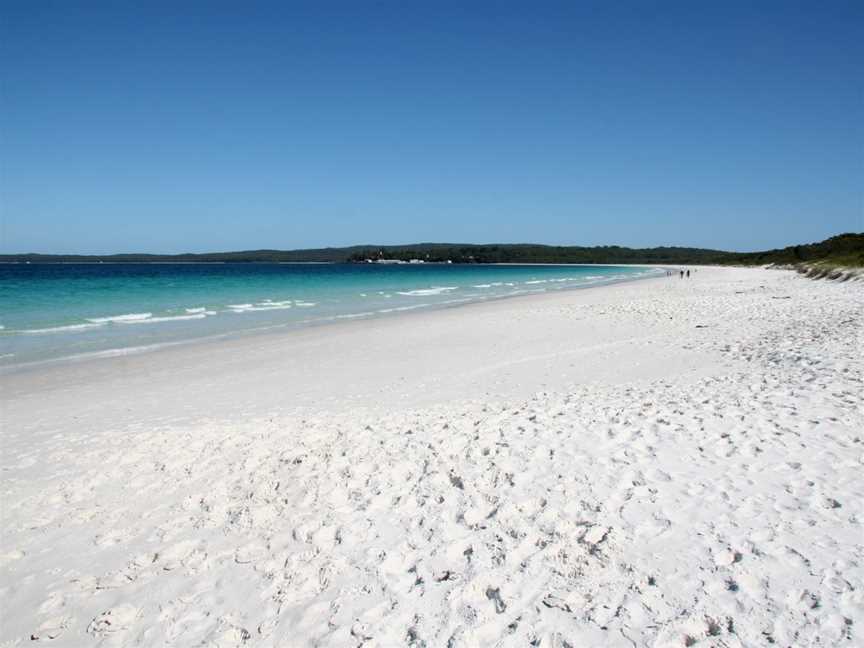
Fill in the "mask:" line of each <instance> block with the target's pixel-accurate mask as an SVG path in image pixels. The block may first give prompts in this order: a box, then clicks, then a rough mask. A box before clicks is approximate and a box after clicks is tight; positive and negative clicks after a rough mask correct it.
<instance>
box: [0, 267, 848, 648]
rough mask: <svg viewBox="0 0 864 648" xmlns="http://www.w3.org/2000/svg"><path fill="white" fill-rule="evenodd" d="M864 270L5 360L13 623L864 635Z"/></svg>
mask: <svg viewBox="0 0 864 648" xmlns="http://www.w3.org/2000/svg"><path fill="white" fill-rule="evenodd" d="M862 349H864V282H861V281H846V282H833V281H814V280H810V279H806V278H803V277H801V276H798V275H796V274H795V273H794V272H791V271H783V270H767V269H739V268H699V269H698V270H696V271H695V272H694V273H693V276H692V277H691V278H690V279H689V280H681V279H678V278H677V277H675V278H665V277H664V278H660V279H648V280H642V281H635V282H631V283H627V284H620V285H616V286H611V287H604V288H597V289H587V290H577V291H570V292H559V293H555V294H546V295H537V296H529V297H520V298H513V299H507V300H501V301H496V302H488V303H483V304H474V305H470V306H464V307H459V308H453V309H448V310H439V311H434V312H424V313H407V314H404V315H398V316H392V317H386V318H381V319H376V320H369V321H355V322H345V323H340V324H334V325H329V326H322V327H317V328H310V329H306V330H300V331H293V332H283V333H273V334H262V335H257V336H254V337H253V336H250V337H241V338H237V339H231V340H223V341H219V342H207V343H197V344H189V345H183V346H177V347H173V348H168V349H163V350H159V351H154V352H151V353H143V354H139V355H130V356H123V357H113V358H101V359H95V360H87V361H81V362H71V363H67V364H58V365H54V366H46V367H42V368H37V369H30V370H27V371H19V372H7V373H5V374H3V375H0V396H2V410H0V415H2V457H0V468H2V473H0V507H2V509H0V512H2V537H0V544H2V546H0V611H2V619H0V646H2V647H3V648H8V647H11V646H19V645H21V646H23V645H31V644H32V643H33V642H34V641H38V642H44V643H47V644H50V645H56V646H69V647H81V646H163V645H169V646H182V647H187V646H242V645H246V646H280V647H294V646H360V645H363V646H417V647H419V646H426V647H428V648H433V647H437V646H530V645H534V646H544V647H546V646H549V647H552V646H555V647H562V648H563V647H564V646H571V647H573V648H576V647H583V646H623V647H627V648H630V647H632V646H640V647H641V646H681V647H684V646H717V647H720V646H724V647H730V648H731V647H736V646H864V525H862V523H864V352H862Z"/></svg>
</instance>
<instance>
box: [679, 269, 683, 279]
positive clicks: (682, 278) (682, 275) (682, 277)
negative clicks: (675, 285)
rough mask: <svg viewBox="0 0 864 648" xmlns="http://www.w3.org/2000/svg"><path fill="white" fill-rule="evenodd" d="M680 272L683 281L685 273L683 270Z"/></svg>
mask: <svg viewBox="0 0 864 648" xmlns="http://www.w3.org/2000/svg"><path fill="white" fill-rule="evenodd" d="M679 272H680V273H681V279H683V278H684V271H683V270H679Z"/></svg>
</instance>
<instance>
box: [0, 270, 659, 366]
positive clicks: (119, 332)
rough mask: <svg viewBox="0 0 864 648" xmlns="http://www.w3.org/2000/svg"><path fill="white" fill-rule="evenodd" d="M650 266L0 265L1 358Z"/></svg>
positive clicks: (462, 298)
mask: <svg viewBox="0 0 864 648" xmlns="http://www.w3.org/2000/svg"><path fill="white" fill-rule="evenodd" d="M657 273H662V270H657V269H652V268H632V267H612V266H531V265H506V266H503V265H502V266H498V265H432V264H428V265H427V264H417V265H379V264H206V265H205V264H62V265H36V264H32V265H22V264H9V265H0V326H2V327H3V328H2V329H0V365H5V366H9V365H19V364H26V363H30V362H37V361H42V360H52V359H58V358H63V357H69V356H79V355H82V354H83V355H87V354H96V353H113V352H124V351H128V350H129V349H138V348H141V347H150V346H154V345H155V346H158V345H162V344H166V343H174V342H182V341H184V340H192V339H197V338H202V337H208V336H213V335H227V334H232V333H241V332H249V331H254V330H260V329H268V328H272V327H280V326H281V327H290V326H307V325H313V324H323V323H327V322H333V321H339V320H343V319H354V318H364V317H377V316H385V315H388V314H392V313H399V312H405V311H410V310H419V309H427V308H435V307H445V306H453V305H456V304H462V303H468V302H472V301H484V300H488V299H495V298H501V297H507V296H514V295H520V294H530V293H538V292H546V291H551V290H563V289H572V288H579V287H588V286H595V285H602V284H608V283H614V282H619V281H624V280H629V279H635V278H639V277H645V276H651V275H653V274H657Z"/></svg>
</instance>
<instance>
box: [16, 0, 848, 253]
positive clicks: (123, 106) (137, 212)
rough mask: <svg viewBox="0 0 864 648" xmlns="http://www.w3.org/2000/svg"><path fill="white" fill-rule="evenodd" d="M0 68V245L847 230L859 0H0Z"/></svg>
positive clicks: (775, 236) (780, 239)
mask: <svg viewBox="0 0 864 648" xmlns="http://www.w3.org/2000/svg"><path fill="white" fill-rule="evenodd" d="M469 5H470V6H469ZM0 82H2V83H0V93H2V95H0V252H5V253H14V252H43V253H99V254H104V253H112V252H154V253H175V252H185V251H190V252H201V251H217V250H244V249H259V248H278V249H293V248H304V247H319V246H341V245H351V244H366V243H377V244H399V243H411V242H429V241H437V242H460V243H461V242H466V243H467V242H471V243H488V242H511V243H512V242H535V243H550V244H560V245H565V244H567V245H605V244H618V245H627V246H634V247H650V246H656V245H684V246H697V247H710V248H716V249H728V250H758V249H768V248H774V247H782V246H785V245H790V244H796V243H803V242H811V241H816V240H821V239H823V238H826V237H828V236H831V235H834V234H838V233H841V232H848V231H859V232H860V231H864V2H861V1H860V0H857V1H852V2H833V1H832V2H824V1H821V2H804V3H799V2H794V1H786V2H778V3H770V2H746V3H743V2H742V3H739V2H734V1H732V2H722V3H721V2H716V3H708V2H691V1H688V2H576V1H568V2H561V3H549V2H520V3H509V2H494V3H492V2H490V3H484V2H473V3H468V2H464V1H460V2H453V3H450V2H446V1H442V2H434V3H432V2H428V3H412V2H408V3H405V2H392V3H390V2H346V3H338V2H328V1H326V0H319V1H317V2H311V3H300V2H284V1H282V2H273V3H269V2H254V1H250V2H218V1H209V2H201V3H196V2H191V1H190V2H171V3H167V2H166V3H163V2H158V1H152V2H134V3H133V2H122V1H116V2H101V3H100V2H66V1H60V2H50V1H47V0H40V1H37V2H33V1H32V0H27V1H23V2H18V1H11V0H0Z"/></svg>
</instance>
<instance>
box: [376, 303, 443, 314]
mask: <svg viewBox="0 0 864 648" xmlns="http://www.w3.org/2000/svg"><path fill="white" fill-rule="evenodd" d="M431 305H432V304H414V305H412V306H399V307H396V308H382V309H381V310H379V311H378V312H379V313H398V312H401V311H410V310H415V309H417V308H425V307H427V306H431Z"/></svg>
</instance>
